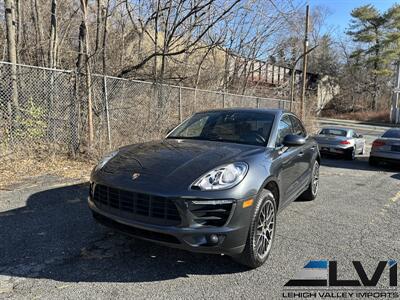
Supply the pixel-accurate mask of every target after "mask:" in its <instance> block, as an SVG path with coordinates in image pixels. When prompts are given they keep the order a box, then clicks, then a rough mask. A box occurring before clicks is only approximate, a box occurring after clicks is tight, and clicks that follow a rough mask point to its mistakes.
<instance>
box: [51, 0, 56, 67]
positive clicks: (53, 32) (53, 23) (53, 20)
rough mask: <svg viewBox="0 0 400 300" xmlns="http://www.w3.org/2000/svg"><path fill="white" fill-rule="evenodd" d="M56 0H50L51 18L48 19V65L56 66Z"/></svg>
mask: <svg viewBox="0 0 400 300" xmlns="http://www.w3.org/2000/svg"><path fill="white" fill-rule="evenodd" d="M57 46H58V36H57V0H51V19H50V43H49V66H50V68H55V67H56V66H57Z"/></svg>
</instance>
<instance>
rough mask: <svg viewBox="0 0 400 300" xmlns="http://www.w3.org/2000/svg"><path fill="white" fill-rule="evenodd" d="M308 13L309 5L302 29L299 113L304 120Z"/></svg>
mask: <svg viewBox="0 0 400 300" xmlns="http://www.w3.org/2000/svg"><path fill="white" fill-rule="evenodd" d="M309 15H310V5H308V4H307V6H306V24H305V30H304V48H303V78H302V87H301V98H300V104H301V108H300V115H301V118H302V119H303V120H304V117H305V96H306V83H307V55H308V27H309V21H310V20H309V19H310V17H309Z"/></svg>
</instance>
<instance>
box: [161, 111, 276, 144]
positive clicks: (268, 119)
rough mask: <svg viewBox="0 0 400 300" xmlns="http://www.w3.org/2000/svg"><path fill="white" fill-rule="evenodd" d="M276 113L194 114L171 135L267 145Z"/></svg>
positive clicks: (229, 112)
mask: <svg viewBox="0 0 400 300" xmlns="http://www.w3.org/2000/svg"><path fill="white" fill-rule="evenodd" d="M273 121H274V115H273V114H270V113H266V112H246V111H245V112H237V111H219V112H218V111H216V112H205V113H198V114H195V115H193V116H192V117H191V118H190V119H188V120H186V121H185V122H184V123H182V124H181V125H179V126H178V127H177V128H176V129H175V130H174V131H173V132H172V133H171V134H170V135H169V136H168V138H180V139H200V140H210V141H221V142H233V143H242V144H250V145H266V143H267V141H268V139H269V135H270V131H271V127H272V124H273Z"/></svg>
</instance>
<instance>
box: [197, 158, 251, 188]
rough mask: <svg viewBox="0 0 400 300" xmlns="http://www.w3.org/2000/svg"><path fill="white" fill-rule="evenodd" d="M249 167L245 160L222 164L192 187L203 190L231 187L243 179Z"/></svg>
mask: <svg viewBox="0 0 400 300" xmlns="http://www.w3.org/2000/svg"><path fill="white" fill-rule="evenodd" d="M248 169H249V166H248V165H247V164H246V163H244V162H236V163H232V164H228V165H223V166H220V167H218V168H216V169H214V170H212V171H210V172H208V173H206V174H205V175H203V176H201V177H200V178H199V179H197V180H196V181H195V182H194V183H193V184H192V188H197V189H200V190H202V191H210V190H225V189H229V188H231V187H233V186H235V185H237V184H238V183H239V182H241V181H242V180H243V178H244V177H245V176H246V173H247V170H248Z"/></svg>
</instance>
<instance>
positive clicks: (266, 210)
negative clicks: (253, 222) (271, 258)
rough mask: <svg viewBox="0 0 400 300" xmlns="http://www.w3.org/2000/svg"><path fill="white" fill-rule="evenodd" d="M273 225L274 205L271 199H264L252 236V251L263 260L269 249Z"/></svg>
mask: <svg viewBox="0 0 400 300" xmlns="http://www.w3.org/2000/svg"><path fill="white" fill-rule="evenodd" d="M274 226H275V206H274V204H273V203H272V201H271V200H267V201H265V203H263V206H262V207H261V209H260V214H259V216H258V222H257V230H255V237H254V244H253V247H254V252H255V253H256V254H257V256H258V257H259V258H260V259H261V260H263V259H264V258H265V257H266V256H267V255H268V253H269V251H270V250H271V246H272V240H273V235H274Z"/></svg>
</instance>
